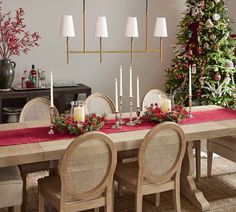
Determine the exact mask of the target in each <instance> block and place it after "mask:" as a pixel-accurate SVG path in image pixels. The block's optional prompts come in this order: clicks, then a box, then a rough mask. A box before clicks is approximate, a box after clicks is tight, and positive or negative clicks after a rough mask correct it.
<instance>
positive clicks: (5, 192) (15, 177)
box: [0, 166, 23, 212]
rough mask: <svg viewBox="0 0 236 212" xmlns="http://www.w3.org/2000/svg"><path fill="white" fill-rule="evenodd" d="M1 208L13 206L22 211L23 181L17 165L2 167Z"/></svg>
mask: <svg viewBox="0 0 236 212" xmlns="http://www.w3.org/2000/svg"><path fill="white" fill-rule="evenodd" d="M0 194H1V198H0V208H7V207H8V208H10V207H11V208H13V211H14V212H20V211H21V203H22V196H23V181H22V179H21V175H20V170H19V168H18V167H17V166H10V167H4V168H0Z"/></svg>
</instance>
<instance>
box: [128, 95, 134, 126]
mask: <svg viewBox="0 0 236 212" xmlns="http://www.w3.org/2000/svg"><path fill="white" fill-rule="evenodd" d="M133 100H134V97H129V110H130V117H129V122H128V123H126V125H128V126H135V125H136V123H135V122H133V116H132V112H133Z"/></svg>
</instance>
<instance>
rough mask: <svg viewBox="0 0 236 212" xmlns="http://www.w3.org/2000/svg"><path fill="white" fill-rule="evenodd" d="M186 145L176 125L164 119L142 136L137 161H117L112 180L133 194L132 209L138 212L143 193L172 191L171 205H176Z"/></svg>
mask: <svg viewBox="0 0 236 212" xmlns="http://www.w3.org/2000/svg"><path fill="white" fill-rule="evenodd" d="M185 148H186V141H185V135H184V132H183V130H182V128H181V127H180V126H178V125H177V124H175V123H171V122H165V123H161V124H159V125H157V126H156V127H154V128H153V129H152V130H151V131H149V132H148V133H147V135H146V136H145V138H144V140H143V142H142V144H141V147H140V149H139V155H138V161H137V162H130V163H122V164H118V165H117V168H116V171H115V177H114V179H115V180H116V181H117V182H118V183H119V184H120V185H122V186H124V187H125V188H126V189H127V190H129V191H131V192H134V193H135V194H136V212H142V201H143V196H144V195H148V194H157V202H156V204H157V205H158V204H159V195H158V194H159V193H161V192H164V191H169V190H173V196H174V207H175V210H176V211H181V206H180V170H181V165H182V160H183V156H184V152H185Z"/></svg>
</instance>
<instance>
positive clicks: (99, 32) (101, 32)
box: [94, 16, 108, 38]
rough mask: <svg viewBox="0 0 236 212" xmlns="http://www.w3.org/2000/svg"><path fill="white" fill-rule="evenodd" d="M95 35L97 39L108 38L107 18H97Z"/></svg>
mask: <svg viewBox="0 0 236 212" xmlns="http://www.w3.org/2000/svg"><path fill="white" fill-rule="evenodd" d="M94 35H95V37H102V38H105V37H108V31H107V19H106V17H105V16H102V17H97V20H96V24H95V32H94Z"/></svg>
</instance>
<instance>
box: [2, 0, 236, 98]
mask: <svg viewBox="0 0 236 212" xmlns="http://www.w3.org/2000/svg"><path fill="white" fill-rule="evenodd" d="M227 2H228V4H229V6H230V7H229V10H230V14H231V17H232V18H235V16H236V15H235V13H234V9H233V8H234V7H235V2H234V1H233V0H227ZM184 3H185V2H184V1H183V0H167V1H163V0H150V19H149V25H150V33H149V37H150V47H151V48H159V40H158V39H154V38H152V33H153V27H154V22H155V17H156V16H166V17H167V23H168V34H169V37H168V38H166V39H164V55H163V58H164V61H163V63H162V64H161V63H160V60H159V53H156V54H135V58H134V62H133V65H132V66H133V70H134V75H135V76H136V75H137V76H139V77H140V81H141V92H140V93H141V97H142V96H143V95H144V94H145V93H146V92H147V91H148V90H149V89H151V88H159V89H164V83H165V72H164V70H165V69H166V68H167V67H169V65H170V64H171V59H172V58H173V52H172V48H171V47H170V45H171V44H175V43H176V40H175V38H176V36H175V35H176V31H177V25H178V23H179V21H180V16H181V13H182V12H183V11H184V9H185V4H184ZM86 4H87V17H88V20H87V22H88V29H87V41H88V43H87V49H88V50H89V49H93V50H95V49H98V48H99V45H98V39H96V38H94V37H93V27H94V22H95V19H96V16H103V15H104V16H107V19H108V30H109V36H110V37H109V38H107V39H104V49H113V50H115V49H129V39H128V38H125V37H124V36H123V34H124V28H125V22H126V18H127V16H137V17H138V22H139V33H140V37H139V38H137V39H135V49H142V48H144V17H145V16H144V14H145V1H144V0H129V1H127V0H99V1H94V0H86ZM18 7H22V8H24V10H25V13H26V15H25V23H26V25H27V29H28V30H29V31H30V32H35V31H38V32H39V33H40V35H41V37H42V40H41V41H40V47H39V48H34V49H32V51H30V52H29V54H28V55H22V56H21V57H14V58H12V59H13V60H14V61H15V62H16V63H17V68H16V77H15V81H14V84H19V83H20V78H21V75H22V73H23V71H24V70H29V69H30V67H31V65H32V64H35V65H36V67H37V68H40V69H42V70H45V71H47V75H48V78H49V72H50V71H54V75H55V80H62V79H64V80H74V81H75V82H80V83H84V84H86V85H88V86H90V87H91V88H92V91H93V92H95V91H101V92H106V93H107V94H108V95H110V96H111V97H113V96H114V78H115V77H118V76H119V66H120V65H122V66H123V67H124V69H125V73H124V78H125V79H124V88H125V92H124V95H125V96H126V98H127V96H128V67H129V65H130V57H129V55H128V54H127V55H126V54H112V55H104V58H103V59H104V62H103V63H102V64H100V63H99V55H72V56H71V63H70V64H69V65H67V64H66V55H65V39H64V38H61V37H59V24H60V17H61V15H63V14H72V15H73V16H74V23H75V28H76V34H77V37H76V38H72V39H71V42H70V45H71V50H72V49H73V50H78V49H82V0H60V1H58V0H40V1H39V0H24V1H22V0H10V1H4V4H3V10H5V11H8V10H14V9H16V8H18ZM233 16H234V17H233ZM233 26H234V29H236V26H235V24H234V25H233ZM126 102H127V101H126Z"/></svg>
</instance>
